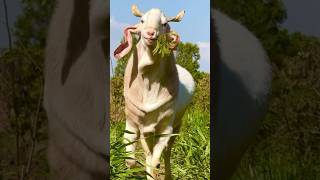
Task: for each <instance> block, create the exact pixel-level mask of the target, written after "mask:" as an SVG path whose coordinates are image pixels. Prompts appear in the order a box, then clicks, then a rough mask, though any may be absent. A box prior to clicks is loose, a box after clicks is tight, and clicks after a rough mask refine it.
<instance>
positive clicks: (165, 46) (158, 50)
mask: <svg viewBox="0 0 320 180" xmlns="http://www.w3.org/2000/svg"><path fill="white" fill-rule="evenodd" d="M170 46H171V40H170V37H169V33H166V34H161V35H159V37H158V38H157V39H156V46H155V48H154V49H153V51H152V54H153V55H160V56H161V58H163V57H167V56H169V55H170V53H171V50H170Z"/></svg>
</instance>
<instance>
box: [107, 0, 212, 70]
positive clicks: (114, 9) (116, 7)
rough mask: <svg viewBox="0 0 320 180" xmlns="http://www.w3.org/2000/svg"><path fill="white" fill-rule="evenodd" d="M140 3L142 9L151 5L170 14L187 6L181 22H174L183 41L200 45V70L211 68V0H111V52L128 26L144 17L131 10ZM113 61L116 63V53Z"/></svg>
mask: <svg viewBox="0 0 320 180" xmlns="http://www.w3.org/2000/svg"><path fill="white" fill-rule="evenodd" d="M132 4H136V5H137V6H138V8H139V10H140V11H142V12H146V11H148V10H149V9H151V8H159V9H161V10H162V11H163V12H164V14H165V15H166V16H175V15H177V14H178V13H179V12H180V11H181V10H185V16H184V18H183V19H182V21H181V22H171V23H170V26H171V29H172V30H175V31H176V32H178V33H179V35H180V39H181V41H182V42H192V43H195V44H197V45H198V46H199V48H200V56H201V58H200V70H202V71H205V72H210V1H209V0H201V1H197V0H189V1H182V0H152V1H151V0H111V1H110V30H111V31H110V37H111V38H110V48H111V49H110V52H111V54H113V51H114V50H115V48H116V47H117V46H118V45H119V42H120V40H121V38H122V36H123V29H124V27H126V26H129V25H134V24H137V23H138V22H139V21H140V19H139V18H138V17H135V16H134V15H132V13H131V5H132ZM111 58H112V64H113V66H115V64H116V63H115V60H114V57H113V56H111Z"/></svg>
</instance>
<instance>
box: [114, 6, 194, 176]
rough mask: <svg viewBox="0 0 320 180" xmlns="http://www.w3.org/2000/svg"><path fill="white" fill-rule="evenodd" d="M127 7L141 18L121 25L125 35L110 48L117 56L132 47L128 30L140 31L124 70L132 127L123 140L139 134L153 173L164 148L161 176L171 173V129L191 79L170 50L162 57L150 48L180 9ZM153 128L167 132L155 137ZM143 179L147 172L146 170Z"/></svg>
mask: <svg viewBox="0 0 320 180" xmlns="http://www.w3.org/2000/svg"><path fill="white" fill-rule="evenodd" d="M132 13H133V14H134V15H135V16H137V17H141V22H140V23H139V24H137V25H135V26H132V27H128V28H126V29H125V31H124V32H125V40H126V41H125V43H123V44H121V45H120V46H119V47H118V48H117V49H116V50H115V57H116V58H118V59H119V58H121V57H123V56H124V55H126V54H127V53H128V52H129V51H130V50H131V48H132V37H131V33H136V34H140V40H139V42H138V43H137V45H136V46H135V47H133V51H132V54H131V56H130V58H129V61H128V64H127V67H126V70H125V75H124V97H125V105H126V106H125V112H126V118H127V119H126V130H127V131H130V132H133V134H131V133H125V135H124V137H125V142H126V143H128V142H134V141H136V140H137V139H138V137H139V135H140V140H141V144H142V148H143V150H144V152H145V155H146V170H147V172H148V173H149V174H151V175H152V176H153V177H155V175H156V173H155V169H154V168H156V167H157V168H159V167H160V156H161V154H162V152H164V160H165V171H166V172H165V179H172V177H171V170H170V152H171V147H172V144H173V141H174V137H170V134H172V133H177V132H178V131H179V128H180V126H181V118H182V116H183V114H184V112H185V110H186V107H187V105H188V104H189V103H190V101H191V98H192V95H193V91H194V80H193V78H192V76H191V74H190V73H189V72H188V71H187V70H186V69H184V68H182V67H181V66H179V65H176V64H175V59H174V56H173V53H171V54H170V55H169V56H168V57H165V58H161V57H160V56H156V55H153V54H152V51H153V49H154V48H155V42H156V39H157V38H158V37H159V35H161V34H164V33H168V32H170V26H169V25H168V22H170V21H175V22H179V21H180V20H181V19H182V17H183V16H184V11H181V12H180V13H179V14H178V15H177V16H176V17H172V18H167V17H165V15H164V14H163V12H162V11H161V10H160V9H151V10H149V11H148V12H147V13H145V14H143V13H141V12H140V11H139V10H138V8H137V7H136V6H135V5H133V6H132ZM171 38H172V39H173V42H174V44H175V46H176V45H177V44H178V42H179V37H178V36H177V35H173V36H172V37H171ZM175 46H172V47H171V48H172V49H174V48H175ZM155 134H167V136H160V137H155V136H153V135H155ZM168 134H169V136H168ZM135 148H136V144H135V143H133V144H130V145H128V146H126V150H127V151H128V152H134V151H135ZM132 158H134V155H132ZM127 165H128V166H129V167H132V166H134V165H135V161H134V160H127ZM148 179H152V178H151V177H149V176H148Z"/></svg>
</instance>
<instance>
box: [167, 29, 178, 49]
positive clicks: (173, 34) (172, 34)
mask: <svg viewBox="0 0 320 180" xmlns="http://www.w3.org/2000/svg"><path fill="white" fill-rule="evenodd" d="M169 37H170V38H171V39H172V41H171V42H170V49H171V50H176V49H177V46H178V45H179V43H180V37H179V34H178V33H176V32H175V31H170V33H169Z"/></svg>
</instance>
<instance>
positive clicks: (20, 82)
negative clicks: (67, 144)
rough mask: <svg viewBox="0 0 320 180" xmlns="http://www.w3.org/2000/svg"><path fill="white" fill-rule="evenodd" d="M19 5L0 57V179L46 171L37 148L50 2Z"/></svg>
mask: <svg viewBox="0 0 320 180" xmlns="http://www.w3.org/2000/svg"><path fill="white" fill-rule="evenodd" d="M22 5H23V13H22V15H20V16H19V17H18V19H17V21H16V22H15V27H14V28H13V34H14V36H15V39H16V40H15V42H14V45H13V46H12V48H11V49H9V50H5V51H4V52H3V53H2V54H1V57H0V69H1V71H0V78H1V83H2V85H1V88H0V98H1V101H3V100H4V102H5V104H6V107H7V117H8V119H5V121H8V122H10V123H9V124H10V126H9V127H8V129H9V130H8V131H5V132H0V133H1V134H0V137H3V138H1V141H0V142H1V143H4V142H6V144H5V145H2V144H1V145H0V146H1V147H3V148H4V151H7V152H9V153H8V154H7V155H6V156H5V157H0V159H1V160H2V161H1V162H3V163H1V165H0V169H1V170H2V169H5V171H1V172H0V174H1V178H4V179H26V178H28V179H43V178H44V176H47V174H48V168H47V163H46V153H45V151H44V150H45V149H43V148H40V147H41V146H43V145H45V143H46V140H47V129H46V118H45V113H44V111H43V108H42V96H43V94H42V93H43V63H44V48H45V42H46V41H45V40H46V33H47V28H48V25H49V19H50V16H51V13H52V10H53V6H54V1H51V0H22ZM13 137H15V138H13ZM12 142H14V143H12ZM14 150H16V151H14ZM4 151H3V152H4ZM35 154H37V156H35ZM12 157H15V160H14V161H12V159H11V158H12ZM9 162H13V163H9ZM1 178H0V179H1Z"/></svg>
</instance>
